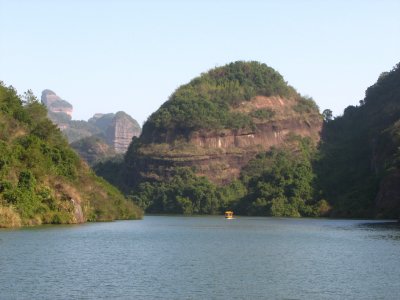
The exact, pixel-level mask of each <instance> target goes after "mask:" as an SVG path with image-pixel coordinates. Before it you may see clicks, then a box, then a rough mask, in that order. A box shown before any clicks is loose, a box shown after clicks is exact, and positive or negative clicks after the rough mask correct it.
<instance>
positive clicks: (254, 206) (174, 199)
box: [132, 136, 330, 217]
mask: <svg viewBox="0 0 400 300" xmlns="http://www.w3.org/2000/svg"><path fill="white" fill-rule="evenodd" d="M315 151H316V149H315V147H313V146H312V143H311V141H310V140H309V139H303V138H300V137H297V136H292V137H291V141H290V142H289V143H288V144H287V146H286V147H284V148H281V149H275V148H274V149H271V150H270V151H268V152H266V153H262V154H259V155H258V156H257V157H256V158H255V159H253V160H251V161H250V163H249V164H248V165H247V167H246V168H244V169H243V171H242V174H241V176H240V179H239V180H235V181H233V182H231V183H230V184H228V185H225V186H222V187H221V186H217V185H215V184H213V183H211V182H210V181H209V180H208V179H207V178H206V177H198V176H196V175H195V169H190V168H174V169H173V171H172V173H171V174H170V176H168V178H169V179H168V180H163V181H154V182H148V181H147V182H142V183H140V184H139V185H138V186H137V188H136V189H134V191H133V194H132V198H133V199H134V201H135V202H136V203H137V204H138V205H139V206H140V207H142V208H143V209H144V210H146V211H147V212H149V213H178V214H216V213H222V212H224V211H225V210H227V209H233V210H235V212H236V213H239V214H244V215H264V216H291V217H299V216H321V215H325V214H327V213H328V211H329V209H330V207H329V205H328V203H327V202H326V201H324V200H322V201H321V200H320V199H319V198H318V196H319V195H316V192H315V175H314V173H313V168H312V164H311V162H312V157H313V156H314V155H315Z"/></svg>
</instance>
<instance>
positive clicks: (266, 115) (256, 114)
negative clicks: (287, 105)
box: [250, 108, 275, 120]
mask: <svg viewBox="0 0 400 300" xmlns="http://www.w3.org/2000/svg"><path fill="white" fill-rule="evenodd" d="M250 116H252V117H253V118H255V119H259V120H270V119H272V118H273V117H274V116H275V112H274V111H273V110H272V109H269V108H260V109H257V110H254V111H252V112H251V113H250Z"/></svg>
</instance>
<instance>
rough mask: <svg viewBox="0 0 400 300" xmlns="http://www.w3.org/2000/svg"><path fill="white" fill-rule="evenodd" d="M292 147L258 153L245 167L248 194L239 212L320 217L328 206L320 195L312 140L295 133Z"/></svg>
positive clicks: (244, 174) (242, 201) (239, 207)
mask: <svg viewBox="0 0 400 300" xmlns="http://www.w3.org/2000/svg"><path fill="white" fill-rule="evenodd" d="M291 139H292V143H291V145H290V146H284V147H281V148H279V149H276V148H272V149H271V150H270V151H268V152H267V153H262V154H259V155H257V157H256V158H255V159H253V160H252V161H250V163H249V164H248V165H247V166H246V167H245V168H244V169H243V171H242V175H241V179H242V181H243V183H244V184H245V186H246V187H247V190H248V194H247V195H246V196H245V197H244V198H243V199H242V200H241V201H240V203H239V205H238V211H239V212H241V213H243V214H248V215H264V216H289V217H300V216H321V215H324V214H326V213H327V212H328V210H329V206H328V205H327V202H326V201H324V200H320V199H319V198H318V196H319V195H318V193H316V189H315V174H314V171H313V166H312V158H313V157H314V155H315V152H316V149H315V148H314V147H313V145H312V143H311V141H310V140H309V139H305V138H303V139H302V138H299V137H296V136H292V137H291Z"/></svg>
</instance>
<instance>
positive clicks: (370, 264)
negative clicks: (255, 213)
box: [0, 216, 400, 299]
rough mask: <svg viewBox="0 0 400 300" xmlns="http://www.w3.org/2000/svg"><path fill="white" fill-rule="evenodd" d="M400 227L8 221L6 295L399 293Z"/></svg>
mask: <svg viewBox="0 0 400 300" xmlns="http://www.w3.org/2000/svg"><path fill="white" fill-rule="evenodd" d="M399 297H400V227H399V226H398V225H397V224H394V223H386V224H382V223H379V222H376V221H359V220H357V221H355V220H351V221H349V220H321V219H280V218H252V217H239V218H237V219H234V220H225V219H224V218H223V217H176V216H146V217H145V219H144V220H142V221H120V222H113V223H92V224H85V225H79V226H78V225H77V226H42V227H37V228H28V229H19V230H0V299H399Z"/></svg>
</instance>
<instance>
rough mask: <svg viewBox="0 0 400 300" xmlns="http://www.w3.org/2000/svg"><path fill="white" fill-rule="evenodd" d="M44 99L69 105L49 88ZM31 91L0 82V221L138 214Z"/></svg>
mask: <svg viewBox="0 0 400 300" xmlns="http://www.w3.org/2000/svg"><path fill="white" fill-rule="evenodd" d="M46 95H47V96H46V100H45V101H47V102H46V103H47V105H49V106H50V107H52V109H53V108H54V109H55V110H59V112H57V113H59V114H61V113H62V114H66V115H69V113H68V112H71V111H72V108H71V107H70V106H68V105H66V104H65V103H64V102H63V100H60V99H59V98H58V97H56V96H55V94H54V93H52V92H51V91H47V92H46ZM46 114H47V111H46V108H45V107H44V106H43V105H41V104H40V103H39V102H38V101H37V99H36V98H35V97H34V96H33V95H32V94H31V93H30V92H28V93H26V94H25V97H24V99H21V98H20V97H19V96H17V93H16V91H15V90H14V89H13V88H12V87H5V86H4V85H3V84H1V85H0V128H1V130H0V227H16V226H21V225H37V224H47V223H53V224H54V223H57V224H64V223H82V222H85V221H103V220H114V219H127V218H139V217H140V216H141V210H140V209H139V208H138V207H136V206H135V205H134V204H133V203H132V202H131V201H129V200H127V199H126V198H124V196H123V195H122V194H121V193H120V192H119V191H118V190H117V189H116V188H114V187H113V186H111V185H110V184H109V183H107V182H105V181H104V180H103V179H101V178H99V177H97V176H95V175H94V174H93V172H92V171H91V170H90V169H89V167H88V166H87V164H85V163H84V162H83V161H82V160H81V159H80V158H79V157H78V156H77V154H75V152H74V151H73V150H72V149H71V148H70V147H69V145H68V143H67V141H66V139H65V138H64V137H63V136H62V134H61V132H60V130H59V129H58V128H57V127H56V126H55V125H54V124H53V123H52V122H51V121H50V120H49V119H48V118H47V116H46Z"/></svg>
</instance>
